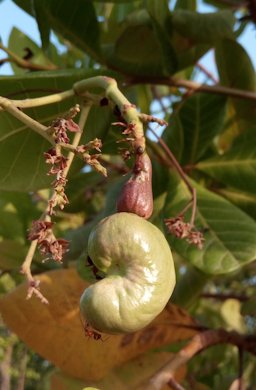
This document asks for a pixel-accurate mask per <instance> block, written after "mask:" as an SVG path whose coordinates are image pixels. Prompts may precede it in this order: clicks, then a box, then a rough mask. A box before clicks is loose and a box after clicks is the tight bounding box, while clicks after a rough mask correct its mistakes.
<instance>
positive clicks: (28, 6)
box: [13, 0, 34, 16]
mask: <svg viewBox="0 0 256 390" xmlns="http://www.w3.org/2000/svg"><path fill="white" fill-rule="evenodd" d="M13 2H14V3H15V4H16V5H17V6H18V7H20V8H22V9H23V10H24V11H25V12H27V13H28V14H30V15H32V16H34V15H33V4H32V2H31V1H27V0H13Z"/></svg>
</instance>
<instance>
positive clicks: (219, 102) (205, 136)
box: [163, 93, 226, 164]
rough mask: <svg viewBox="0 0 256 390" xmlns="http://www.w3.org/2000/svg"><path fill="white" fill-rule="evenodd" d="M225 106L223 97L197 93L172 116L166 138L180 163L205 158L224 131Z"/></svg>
mask: <svg viewBox="0 0 256 390" xmlns="http://www.w3.org/2000/svg"><path fill="white" fill-rule="evenodd" d="M225 103H226V99H225V98H224V97H222V96H218V95H206V94H201V93H200V94H195V95H193V96H191V97H190V98H188V99H187V100H186V101H185V103H184V104H183V105H182V107H181V108H180V109H177V111H176V112H175V111H174V113H173V115H171V117H170V120H169V126H168V127H167V128H166V129H165V131H164V133H163V139H164V141H165V142H166V143H167V145H168V146H169V147H170V149H171V150H172V152H173V153H174V154H175V156H176V157H177V159H178V160H179V161H180V162H181V164H188V163H190V164H193V163H195V162H196V161H198V159H200V158H201V157H202V156H203V154H204V153H205V151H206V150H207V149H208V147H209V146H210V144H211V143H212V142H213V139H214V137H215V136H216V135H217V134H218V133H219V132H220V130H221V129H222V126H223V121H224V116H225Z"/></svg>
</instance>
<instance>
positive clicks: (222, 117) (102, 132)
mask: <svg viewBox="0 0 256 390" xmlns="http://www.w3.org/2000/svg"><path fill="white" fill-rule="evenodd" d="M15 3H16V4H17V5H18V6H19V7H21V8H22V9H23V10H25V11H26V12H27V13H29V14H30V15H32V16H33V17H35V18H36V21H37V23H38V27H39V31H40V34H41V39H42V47H39V46H38V45H36V44H35V43H34V42H33V41H31V39H30V38H28V37H27V36H26V35H25V34H24V33H22V32H21V31H19V30H17V29H16V28H14V29H13V30H12V32H11V34H10V37H9V42H8V50H9V53H15V54H16V55H17V56H18V57H19V58H20V59H24V49H25V48H29V49H30V52H31V56H30V58H29V59H25V65H26V66H23V67H21V66H18V62H17V61H16V62H15V61H14V62H11V65H12V69H13V72H14V74H15V75H14V76H13V77H1V78H0V86H1V94H2V95H3V96H6V97H9V98H14V99H24V98H28V97H38V96H44V95H47V94H49V93H51V92H59V91H65V90H68V89H70V88H72V85H73V84H74V83H75V82H76V81H78V80H81V79H83V78H88V77H91V76H94V75H98V74H103V75H111V76H113V77H114V78H115V79H116V80H118V81H119V83H120V85H122V83H123V82H124V85H126V87H125V88H124V90H123V92H124V93H125V94H126V95H127V96H128V97H129V99H130V101H132V102H133V103H135V104H136V105H137V106H138V107H139V108H140V109H141V111H143V112H146V113H151V114H156V113H155V107H156V104H152V102H153V103H158V104H160V107H162V111H161V115H162V117H164V119H165V120H166V121H168V126H167V127H166V128H165V130H164V132H163V134H162V138H163V140H164V142H165V143H166V144H167V145H168V146H169V148H170V149H171V150H172V152H173V153H174V155H175V157H176V159H177V160H178V161H179V163H180V164H181V166H182V167H183V169H184V170H185V171H186V173H187V176H188V178H189V180H190V182H191V184H192V185H193V186H194V187H195V188H196V190H197V200H198V207H197V214H196V227H197V229H201V231H202V232H203V233H204V237H205V242H204V245H203V248H202V249H198V248H196V247H195V246H191V245H189V243H188V242H186V241H184V240H183V241H181V240H178V239H176V238H175V237H172V236H171V235H168V234H167V231H166V230H165V227H164V222H163V221H164V219H168V218H172V217H174V216H176V215H178V214H179V212H180V211H181V210H183V209H184V207H185V206H186V204H187V203H188V202H189V201H190V197H191V194H190V193H189V191H188V188H187V186H186V185H185V184H184V182H183V181H182V180H181V179H180V178H179V176H178V175H177V173H176V172H175V171H174V169H173V168H172V167H170V164H169V162H168V161H167V159H166V155H165V154H164V153H163V150H162V148H161V145H160V144H159V143H158V142H157V141H153V140H152V136H151V135H150V134H151V133H150V131H148V132H147V136H148V140H147V145H148V153H149V154H150V157H151V159H152V162H153V192H154V198H155V203H154V206H155V207H154V214H153V216H152V218H151V221H152V222H153V223H154V224H156V225H157V226H158V227H159V228H160V229H162V230H163V231H164V232H165V233H166V237H167V238H168V240H169V242H170V245H171V246H172V248H173V251H174V256H175V260H176V269H177V276H178V283H177V288H176V291H175V294H174V298H173V301H174V302H175V303H176V304H178V305H179V306H184V307H187V308H189V309H190V310H191V313H193V314H194V315H195V316H197V317H198V319H199V320H200V322H201V323H202V324H204V325H207V326H210V327H220V326H223V327H226V328H228V329H230V328H232V329H236V330H237V331H239V332H241V333H242V332H249V333H255V330H256V323H255V310H254V307H255V306H254V304H255V300H253V298H252V295H253V289H254V288H255V278H253V274H254V271H255V265H254V263H253V261H254V260H255V259H256V241H255V237H256V222H255V219H256V186H255V171H256V152H255V140H256V139H255V138H256V136H255V123H256V111H255V97H254V101H253V100H249V99H238V98H234V97H232V95H231V96H228V95H220V94H218V93H217V91H216V93H215V94H206V93H198V92H196V93H194V94H193V93H191V94H183V92H182V90H181V89H179V88H175V89H174V88H173V87H172V86H170V85H171V80H172V78H175V79H176V80H179V79H184V78H187V79H191V80H193V79H194V78H195V77H196V75H197V74H198V70H197V68H196V62H197V61H198V60H199V59H200V57H201V56H202V55H203V54H205V53H206V52H208V51H209V50H210V49H212V48H214V49H215V60H216V64H217V68H218V74H219V78H220V84H221V85H222V86H226V87H231V88H237V89H241V90H244V91H251V92H252V93H253V92H256V85H255V71H254V69H253V66H252V64H251V60H250V58H249V57H248V55H247V53H246V52H245V50H244V49H243V47H242V46H241V45H240V44H239V43H238V41H237V38H238V37H239V35H240V33H241V32H242V30H243V27H244V25H243V22H241V23H240V27H239V28H237V24H236V15H235V14H234V12H233V11H232V10H233V5H234V6H235V7H237V2H235V0H234V4H233V2H232V1H229V2H228V4H227V5H226V7H225V8H224V7H223V3H220V4H219V5H220V7H221V9H218V8H216V9H215V11H214V12H212V13H209V14H200V13H198V12H197V11H196V2H194V1H190V2H184V1H183V0H177V2H176V4H175V6H174V7H171V8H172V9H171V11H170V9H169V7H168V2H167V1H158V0H147V1H142V0H137V1H129V2H125V1H121V0H120V1H112V2H111V3H108V2H100V1H84V0H77V1H76V2H75V3H74V2H73V3H72V2H67V1H64V0H61V1H58V2H57V4H56V1H54V0H43V1H42V0H34V1H33V2H28V1H25V0H15ZM214 3H215V4H214V5H215V7H217V6H218V4H217V6H216V2H214ZM240 11H241V12H244V13H245V14H247V12H248V11H247V10H246V9H244V10H243V9H242V10H240ZM249 23H250V20H249ZM51 30H53V31H54V33H55V36H57V37H58V41H59V44H58V45H57V47H56V46H55V45H54V44H53V43H52V42H51V41H50V39H49V37H50V31H51ZM59 45H63V47H64V48H65V50H64V51H63V52H62V54H60V53H58V47H59ZM9 55H10V58H11V59H13V58H12V57H11V54H9ZM23 65H24V64H23ZM34 65H36V66H39V68H40V67H41V69H42V71H38V72H30V71H29V69H30V66H31V69H33V66H34ZM43 69H45V70H43ZM33 70H35V69H33ZM206 81H208V80H206ZM211 83H212V81H211ZM152 85H153V86H152ZM77 103H79V101H78V99H73V98H72V99H71V98H70V99H67V100H66V101H63V102H59V103H56V104H52V105H47V106H44V107H35V108H31V109H27V110H26V112H27V113H28V114H29V115H31V117H33V118H34V119H36V120H37V121H39V122H40V123H43V124H45V125H47V126H49V125H50V124H51V123H52V122H53V121H54V120H56V118H58V117H60V118H62V117H63V115H64V113H66V112H67V111H68V110H69V108H70V107H72V106H74V105H75V104H77ZM164 105H166V107H164ZM117 120H118V118H117V116H116V113H115V112H112V111H111V110H110V107H108V106H104V105H101V104H100V103H99V104H96V105H94V106H93V108H92V109H91V111H90V114H89V118H88V121H87V123H86V131H85V132H84V134H83V136H82V139H81V143H82V144H85V145H86V144H88V142H89V141H91V140H93V139H95V138H100V139H101V140H102V141H103V146H102V148H101V149H102V153H103V154H102V159H103V161H104V165H105V166H106V167H107V168H108V180H106V179H105V178H103V177H102V176H101V175H99V174H98V173H97V172H94V171H91V170H90V169H84V166H83V162H82V161H81V160H79V159H77V160H75V162H74V164H73V166H72V170H71V173H70V176H69V179H68V180H69V181H68V184H67V186H66V188H65V192H66V194H67V198H68V199H69V204H67V205H66V207H65V212H62V211H59V212H57V214H56V222H57V223H56V226H55V228H56V236H57V235H58V236H64V237H65V239H67V240H68V241H70V251H69V252H68V253H67V254H66V256H65V260H64V262H65V264H66V266H70V267H72V266H74V265H75V266H76V267H77V269H78V272H79V274H80V275H81V276H82V277H84V278H86V279H88V278H89V277H91V279H92V280H93V279H94V275H93V274H92V273H90V268H89V267H87V266H86V256H85V255H84V253H85V252H86V243H87V237H88V235H89V232H90V230H91V228H92V226H93V225H94V224H95V223H97V221H99V220H100V219H101V218H103V217H104V216H107V215H110V214H111V213H113V212H114V211H115V203H116V199H117V197H118V194H119V192H120V190H121V187H122V184H123V182H124V180H126V177H123V176H122V175H123V174H124V173H125V172H127V170H128V169H129V164H130V163H129V161H128V162H124V161H123V160H122V158H121V157H120V155H119V154H118V146H117V144H116V141H118V140H120V139H121V137H122V135H121V131H122V130H121V131H118V129H117V127H116V126H112V125H111V123H113V122H116V121H117ZM0 140H1V142H0V167H1V177H0V191H1V192H0V220H1V224H0V238H1V239H0V267H1V270H2V273H1V276H0V288H1V292H2V294H6V293H8V291H9V290H10V289H11V288H13V287H14V286H15V285H18V284H19V283H20V282H21V280H22V277H21V276H20V275H19V272H18V270H19V268H20V266H21V263H22V261H23V259H24V256H25V254H26V249H27V247H28V242H27V231H28V229H29V228H30V227H31V224H32V221H33V220H37V219H38V218H39V217H40V215H41V213H42V212H43V211H44V210H45V208H46V207H47V201H48V198H49V188H50V187H51V182H52V177H49V175H47V171H48V168H49V167H47V165H46V164H45V160H44V156H43V153H44V152H47V151H48V150H49V144H48V143H47V141H46V140H44V139H42V138H41V137H40V136H39V135H38V134H35V133H34V132H33V131H32V130H29V129H27V128H26V126H25V125H22V124H21V123H20V122H19V121H18V120H17V119H15V118H14V117H11V116H10V115H9V114H8V113H6V112H0ZM189 217H190V213H189V212H188V213H187V214H186V215H185V219H186V221H189ZM78 258H79V260H78V261H77V259H78ZM59 267H60V266H59V265H58V264H56V263H53V262H47V263H42V262H41V258H40V255H37V257H36V258H35V261H34V263H33V272H34V274H40V273H44V272H45V271H48V270H51V269H56V268H59ZM89 274H90V275H89ZM234 279H235V280H234ZM42 287H43V286H42ZM48 287H49V286H48ZM65 288H66V289H68V290H69V291H72V290H74V291H76V296H77V295H78V287H77V284H76V283H74V282H73V281H71V282H68V283H66V285H65ZM47 291H49V290H47V288H46V290H45V295H46V296H47ZM202 292H203V293H204V294H206V293H212V294H213V295H216V294H217V295H220V296H221V295H223V294H227V295H230V296H232V295H234V292H235V293H236V296H237V298H235V302H236V308H235V309H234V306H233V309H232V310H230V308H228V307H227V304H228V303H230V302H228V301H227V302H224V303H220V302H219V301H218V300H216V299H215V300H213V301H212V302H213V303H212V305H211V306H210V305H209V303H208V301H206V299H207V298H202V296H201V294H202ZM54 294H55V295H56V296H58V294H59V296H62V295H61V292H60V291H59V290H58V288H57V287H56V291H55V293H52V299H53V300H54V296H55V295H54ZM241 295H243V296H246V297H247V298H248V299H247V300H245V301H241V300H240V296H241ZM5 299H8V300H7V302H8V308H10V307H12V306H13V307H15V306H17V302H16V300H15V299H16V298H14V297H13V296H12V295H11V294H10V295H7V298H6V297H5ZM22 299H23V298H22ZM208 299H209V298H208ZM63 301H64V302H65V299H63ZM239 302H241V303H240V304H239ZM27 304H28V303H27V302H26V301H25V300H24V301H21V299H20V300H19V306H20V307H25V306H26V305H27ZM225 304H226V308H225V307H224V308H223V306H224V305H225ZM39 306H40V305H35V306H34V307H33V316H34V318H38V323H39V322H40V312H41V308H40V307H39ZM59 307H60V306H59ZM54 309H55V310H58V305H54ZM3 310H4V309H3ZM31 310H32V308H31ZM67 312H70V313H72V310H71V308H70V307H69V301H67ZM230 313H232V314H230ZM234 313H236V314H234ZM241 313H242V314H241ZM64 317H65V315H64V314H63V318H64ZM238 317H239V321H238V320H237V318H238ZM67 318H68V315H67ZM230 318H231V320H230ZM48 319H49V318H48V317H46V320H45V322H46V321H47V320H48ZM29 321H30V320H29V319H28V318H27V319H26V320H25V321H24V319H23V322H21V324H20V325H19V326H18V327H17V328H15V331H16V332H17V334H18V335H19V337H21V339H26V337H27V332H26V326H27V323H29ZM7 323H8V322H7ZM9 326H10V327H11V328H12V329H14V323H13V320H10V324H9ZM172 332H174V330H173V329H172ZM30 336H31V339H30V340H27V339H26V341H27V342H28V344H29V345H31V346H32V347H33V348H34V349H35V350H36V351H38V352H40V353H41V354H42V356H44V357H45V358H49V359H52V360H53V361H55V360H54V359H53V358H52V356H51V355H49V352H50V350H51V347H52V340H51V339H50V341H49V345H48V349H47V348H45V349H44V350H43V351H42V349H40V348H41V347H42V346H40V348H39V347H38V346H37V345H36V344H35V342H34V340H35V339H36V338H37V336H36V332H34V333H33V332H31V334H30ZM33 337H34V339H33ZM64 337H66V336H65V335H63V340H64ZM81 337H82V335H81ZM178 339H179V336H178V335H177V338H176V339H175V340H173V339H172V340H170V339H168V337H167V339H166V344H168V343H171V342H172V343H173V342H174V341H177V340H178ZM65 342H66V341H65ZM85 342H86V341H85ZM99 344H100V345H99ZM87 345H92V346H91V347H90V348H92V350H93V352H92V353H95V351H96V352H97V353H99V350H100V348H102V347H104V348H105V346H107V345H111V344H108V343H107V342H106V343H101V342H100V343H96V342H95V343H92V344H90V343H87ZM95 345H97V346H95ZM160 345H162V343H157V342H156V343H153V344H150V343H149V344H148V349H149V348H150V347H152V346H153V347H157V346H160ZM46 347H47V346H46ZM95 348H96V349H95ZM170 348H172V349H173V350H174V348H175V345H172V347H170ZM137 350H138V346H137ZM58 354H59V351H58ZM207 354H208V355H207ZM219 354H220V352H219V351H218V350H217V349H214V350H213V352H211V353H210V351H209V352H207V353H205V355H204V357H203V358H199V357H198V358H196V359H195V360H194V361H193V363H192V364H191V365H190V367H189V369H190V378H192V379H193V380H195V377H196V378H197V380H198V381H201V382H202V383H204V384H205V385H207V386H208V388H216V389H217V388H219V385H220V383H224V382H225V381H226V382H225V383H227V381H229V383H230V381H231V379H232V378H230V373H231V376H232V375H233V377H234V378H235V375H236V372H237V371H236V365H237V361H236V359H235V352H227V353H225V355H224V354H222V353H221V358H220V357H219V356H220V355H219ZM88 356H90V355H89V353H88V354H87V358H88ZM132 356H136V354H134V355H132ZM220 360H222V362H223V363H222V364H220V366H219V368H218V373H214V374H213V370H214V368H216V367H215V366H214V364H215V363H214V362H216V361H220ZM209 361H210V362H211V364H209ZM227 361H229V365H228V367H229V372H227V368H226V366H225V363H226V362H227ZM163 362H164V360H163ZM118 363H119V364H120V363H122V362H121V361H119V362H116V364H118ZM56 364H57V365H58V366H61V364H60V362H59V361H56ZM245 366H246V369H245V372H246V375H247V377H246V380H247V382H248V384H250V383H253V381H255V378H254V377H253V375H254V374H253V372H255V362H254V361H250V360H249V358H248V356H246V358H245ZM62 369H63V371H64V372H65V370H66V367H64V366H62ZM101 370H102V373H103V369H102V368H101V367H97V370H96V371H101ZM66 373H68V375H72V374H73V375H74V376H76V375H75V369H74V370H73V372H70V371H66ZM137 374H138V371H136V375H137ZM56 375H57V374H56ZM77 377H79V375H78V376H77ZM192 379H191V380H192ZM53 380H57V379H56V378H55V379H53ZM254 383H255V382H254ZM66 386H68V385H66ZM74 386H75V385H74ZM74 388H76V387H74ZM77 388H81V386H80V387H79V384H78V385H77Z"/></svg>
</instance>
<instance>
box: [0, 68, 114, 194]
mask: <svg viewBox="0 0 256 390" xmlns="http://www.w3.org/2000/svg"><path fill="white" fill-rule="evenodd" d="M97 74H99V72H97V71H78V70H70V71H68V70H66V71H55V72H37V73H36V74H35V73H34V74H30V75H26V76H24V77H8V78H6V77H2V78H0V88H1V93H2V94H3V95H5V96H7V97H8V96H11V97H12V98H19V96H20V97H21V98H24V97H26V98H29V97H37V96H42V95H43V94H49V93H52V92H53V91H54V90H55V91H56V92H59V91H64V90H68V89H70V88H72V85H73V83H74V82H76V81H78V80H81V79H83V78H87V77H90V76H95V75H97ZM105 74H107V72H105ZM43 91H45V92H43ZM76 102H77V99H73V98H72V99H67V100H65V101H63V102H60V103H56V104H51V105H46V106H42V107H36V108H33V109H28V110H25V112H26V113H27V114H28V115H30V116H31V117H32V118H34V119H36V120H38V121H39V122H40V123H43V124H46V125H49V124H51V122H52V121H53V120H54V119H55V118H57V117H58V116H61V115H63V114H64V113H66V112H67V111H68V110H69V108H70V107H72V106H74V104H75V103H76ZM96 118H97V121H96ZM109 126H110V116H109V114H108V112H107V109H106V108H104V107H96V106H95V107H94V108H93V109H92V112H91V113H90V115H89V117H88V122H87V126H86V134H85V135H84V137H83V141H87V140H90V139H93V138H95V137H98V138H102V140H104V137H105V135H106V133H107V131H108V128H109ZM49 148H50V144H49V143H48V142H47V141H45V140H44V139H43V138H42V137H40V136H39V135H38V134H36V133H34V132H33V131H32V130H29V129H28V128H27V127H26V126H25V125H23V124H22V123H20V122H19V121H18V120H17V119H15V118H13V117H12V116H11V115H10V114H8V113H6V112H0V170H1V177H0V189H2V190H6V191H24V192H26V191H34V190H36V189H39V188H46V187H49V185H50V183H51V182H52V177H49V176H47V174H46V173H47V171H48V170H49V167H48V166H47V165H46V164H45V161H44V158H43V152H45V151H47V150H48V149H49ZM79 166H81V164H80V163H79Z"/></svg>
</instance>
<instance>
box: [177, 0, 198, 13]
mask: <svg viewBox="0 0 256 390" xmlns="http://www.w3.org/2000/svg"><path fill="white" fill-rule="evenodd" d="M174 9H175V11H177V10H178V9H184V10H191V11H195V10H196V0H177V1H176V3H175V7H174Z"/></svg>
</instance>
